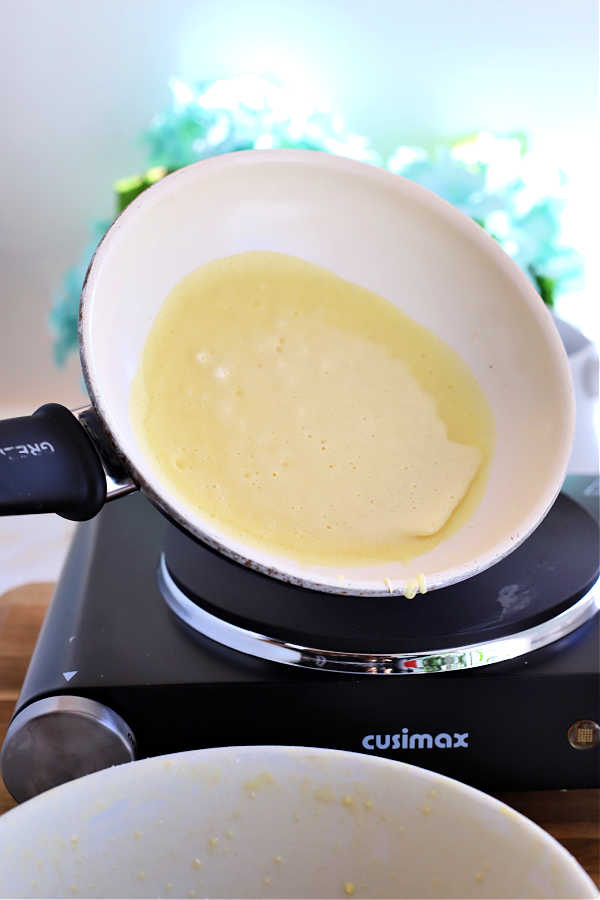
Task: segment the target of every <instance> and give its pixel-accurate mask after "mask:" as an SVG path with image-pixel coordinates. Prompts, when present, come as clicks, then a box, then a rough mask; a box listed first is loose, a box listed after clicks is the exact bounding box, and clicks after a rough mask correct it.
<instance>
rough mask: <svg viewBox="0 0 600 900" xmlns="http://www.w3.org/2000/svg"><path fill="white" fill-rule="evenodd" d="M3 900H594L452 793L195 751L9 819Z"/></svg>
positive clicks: (440, 780)
mask: <svg viewBox="0 0 600 900" xmlns="http://www.w3.org/2000/svg"><path fill="white" fill-rule="evenodd" d="M0 895H1V896H3V897H6V896H10V897H169V896H172V897H265V898H266V897H279V898H283V897H305V898H311V897H321V898H329V897H342V898H347V897H349V896H354V897H356V898H358V897H371V898H375V897H461V898H468V897H478V898H483V897H504V898H509V897H521V898H523V897H570V898H577V897H597V896H598V894H597V892H596V890H595V888H594V885H593V883H592V882H591V880H590V879H589V878H588V876H587V875H586V874H585V872H584V871H583V870H582V869H581V868H580V866H579V865H578V863H577V862H576V861H575V860H574V859H573V857H572V856H570V854H569V853H567V851H566V850H565V849H564V848H563V847H561V846H560V844H558V843H557V842H556V841H555V840H554V839H553V838H551V837H550V836H549V835H548V834H546V833H545V832H544V831H542V830H541V829H540V828H538V827H537V826H536V825H534V824H533V823H531V822H530V821H529V820H528V819H526V818H524V817H523V816H521V815H519V814H518V813H516V812H514V811H513V810H511V809H509V808H508V807H507V806H504V805H503V804H502V803H499V802H498V801H497V800H494V799H493V798H491V797H488V796H487V795H485V794H482V793H481V792H479V791H476V790H474V789H472V788H469V787H466V786H464V785H462V784H460V783H459V782H456V781H453V780H451V779H449V778H445V777H443V776H440V775H437V774H435V773H433V772H429V771H427V770H425V769H419V768H416V767H415V766H409V765H405V764H403V763H398V762H392V761H390V760H386V759H380V758H377V757H367V756H362V755H360V754H354V753H345V752H341V751H335V750H322V749H321V750H312V749H301V748H290V747H241V748H240V747H238V748H221V749H215V750H197V751H190V752H187V753H178V754H174V755H171V756H163V757H157V758H154V759H147V760H142V761H140V762H134V763H129V764H127V765H123V766H118V767H115V768H112V769H106V770H104V771H102V772H97V773H95V774H93V775H88V776H86V777H85V778H81V779H79V780H77V781H72V782H69V783H67V784H64V785H61V786H60V787H57V788H54V789H53V790H51V791H48V792H47V793H45V794H41V795H40V796H38V797H36V798H34V799H33V800H30V801H28V802H27V803H25V804H23V805H22V806H20V807H18V808H16V809H15V810H13V811H11V812H9V813H8V814H7V815H5V816H3V817H2V818H1V819H0Z"/></svg>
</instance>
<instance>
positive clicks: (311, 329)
mask: <svg viewBox="0 0 600 900" xmlns="http://www.w3.org/2000/svg"><path fill="white" fill-rule="evenodd" d="M131 416H132V421H133V424H134V428H135V430H136V433H137V435H138V438H139V440H140V441H141V443H142V444H143V446H144V447H145V450H146V453H147V454H148V455H149V457H150V459H151V461H152V464H153V467H154V469H155V471H156V472H157V474H158V475H159V476H160V478H161V480H162V481H163V482H164V483H166V484H167V485H168V486H169V487H170V488H171V490H173V491H174V492H175V493H176V494H177V495H178V496H179V497H180V498H181V500H183V501H184V503H185V504H187V505H188V506H190V507H192V508H195V509H197V510H198V511H201V513H202V514H203V515H205V516H208V517H210V519H212V521H213V524H214V525H215V526H217V527H218V528H219V529H220V530H221V531H222V532H224V533H226V534H228V535H231V536H235V537H237V538H238V539H240V540H242V541H244V542H246V543H248V544H251V545H254V546H260V547H262V548H263V549H270V550H274V551H279V552H283V553H284V554H286V555H287V556H289V557H292V558H295V559H297V560H300V561H302V562H307V563H322V564H325V565H332V564H333V565H339V564H340V563H344V564H353V565H359V564H370V563H385V562H390V561H397V560H404V561H408V560H409V559H411V558H413V557H414V556H417V555H419V554H421V553H423V552H425V551H426V550H429V549H431V548H432V547H433V546H435V545H436V544H437V543H439V542H440V541H441V540H442V539H443V538H444V537H447V536H448V535H449V534H450V533H451V532H452V531H453V530H456V528H457V527H458V526H459V525H460V524H462V523H463V522H464V521H465V519H466V518H467V517H468V515H470V514H471V513H472V511H473V509H474V507H475V505H476V504H477V502H478V500H479V498H480V496H481V494H482V492H483V488H484V485H485V478H486V474H487V467H488V462H489V459H490V456H491V452H492V446H493V433H494V426H493V417H492V413H491V410H490V407H489V404H488V402H487V400H486V398H485V395H484V393H483V391H482V390H481V388H480V386H479V384H478V382H477V380H476V378H475V377H474V375H473V374H472V373H471V371H470V370H469V369H468V367H467V366H466V365H465V363H464V362H463V361H462V359H461V358H460V357H459V356H458V354H457V353H455V352H454V351H453V350H452V349H451V348H450V347H449V346H447V345H446V344H445V343H444V342H443V341H442V340H440V339H439V338H438V337H436V336H435V335H434V334H432V333H431V332H430V331H428V330H427V329H425V328H423V327H422V326H421V325H419V324H417V323H416V322H415V321H413V320H412V319H410V318H408V317H407V316H406V315H404V314H403V313H402V312H401V311H400V310H399V309H398V308H397V307H396V306H394V305H393V304H392V303H390V302H389V301H387V300H385V299H383V298H382V297H380V296H378V295H376V294H374V293H372V292H370V291H368V290H366V289H364V288H362V287H359V286H357V285H354V284H351V283H349V282H348V281H345V280H343V279H342V278H339V277H338V276H337V275H334V274H333V273H331V272H329V271H327V270H325V269H323V268H321V267H319V266H316V265H313V264H311V263H308V262H305V261H303V260H301V259H298V258H296V257H291V256H286V255H284V254H280V253H271V252H248V253H242V254H239V255H236V256H231V257H227V258H224V259H219V260H215V261H213V262H210V263H208V264H207V265H204V266H201V267H200V268H199V269H197V270H195V271H194V272H191V273H190V274H189V275H187V276H186V277H185V278H184V279H183V280H182V281H181V282H179V283H178V284H177V285H176V286H175V287H174V289H173V290H172V291H171V293H170V294H169V296H168V297H167V299H166V300H165V302H164V304H163V306H162V307H161V309H160V311H159V313H158V315H157V316H156V318H155V320H154V323H153V325H152V328H151V330H150V333H149V335H148V337H147V339H146V343H145V346H144V349H143V353H142V356H141V361H140V365H139V369H138V372H137V374H136V377H135V379H134V383H133V387H132V395H131Z"/></svg>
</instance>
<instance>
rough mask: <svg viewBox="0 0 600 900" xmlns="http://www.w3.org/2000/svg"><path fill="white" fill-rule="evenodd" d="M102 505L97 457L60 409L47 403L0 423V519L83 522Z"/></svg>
mask: <svg viewBox="0 0 600 900" xmlns="http://www.w3.org/2000/svg"><path fill="white" fill-rule="evenodd" d="M105 500H106V475H105V472H104V468H103V465H102V461H101V459H100V456H99V454H98V452H97V450H96V448H95V447H94V444H93V443H92V441H91V440H90V438H89V437H88V435H87V433H86V431H85V430H84V428H83V427H82V426H81V425H80V423H79V422H78V420H77V419H76V418H75V416H74V415H73V413H72V412H70V410H68V409H67V408H66V407H65V406H60V404H58V403H47V404H45V406H41V407H40V408H39V409H38V410H36V412H34V414H33V415H32V416H22V417H19V418H17V419H5V420H4V421H0V515H3V516H18V515H24V514H25V513H58V515H59V516H63V517H64V518H65V519H73V520H74V521H76V522H82V521H84V520H85V519H91V518H92V517H93V516H95V515H96V513H97V512H99V511H100V510H101V509H102V507H103V505H104V502H105Z"/></svg>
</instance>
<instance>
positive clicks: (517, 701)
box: [2, 478, 600, 800]
mask: <svg viewBox="0 0 600 900" xmlns="http://www.w3.org/2000/svg"><path fill="white" fill-rule="evenodd" d="M575 482H577V483H576V484H575V487H574V488H573V485H574V482H573V481H572V480H571V485H570V492H571V493H574V494H575V496H576V499H577V502H576V500H574V499H572V498H570V497H569V496H567V495H566V493H563V494H561V495H560V496H559V497H558V499H557V501H556V503H555V504H554V507H553V508H552V510H551V511H550V513H549V514H548V516H547V517H546V518H545V520H544V521H543V522H542V523H541V525H540V526H539V527H538V529H537V530H536V531H535V532H534V533H533V534H532V535H531V536H530V537H529V538H528V539H527V541H525V542H524V543H523V544H522V545H521V546H520V547H519V548H517V549H516V550H515V551H514V552H513V553H512V554H511V555H510V556H509V557H507V558H506V559H504V560H503V561H501V562H500V563H498V564H497V565H496V566H494V567H493V568H491V569H488V570H487V571H486V572H483V573H481V574H480V575H478V576H476V577H474V578H471V579H469V580H468V581H465V582H462V583H460V584H457V585H453V586H451V587H447V588H444V589H442V590H438V591H435V592H432V593H431V594H425V595H417V596H416V597H415V598H414V599H413V600H408V599H405V598H401V597H396V596H390V597H380V598H365V597H348V596H341V595H335V594H325V593H317V592H313V591H309V590H306V589H302V588H299V587H296V586H290V585H288V584H285V583H283V582H281V581H276V580H274V579H270V578H268V577H266V576H264V575H261V574H259V573H256V572H253V571H251V570H249V569H247V568H245V567H243V566H240V565H238V564H237V563H234V562H232V561H230V560H226V559H224V558H223V557H221V556H219V555H218V554H216V553H214V552H212V551H211V550H208V549H207V548H205V547H203V546H201V545H199V544H198V543H196V542H195V541H193V540H192V539H191V538H190V537H189V536H188V535H186V534H184V533H183V532H180V531H179V530H178V529H177V528H176V527H175V526H174V525H172V524H170V523H169V522H167V520H166V519H165V518H164V517H163V516H161V515H160V514H159V513H158V512H157V511H156V510H155V509H154V508H153V507H152V506H151V505H150V504H149V503H148V502H147V501H146V500H145V499H144V498H143V497H142V496H140V495H131V496H130V497H127V498H124V499H121V500H120V501H119V502H118V503H114V504H111V505H110V506H108V507H106V508H105V509H104V510H103V511H102V512H101V513H100V515H99V516H98V517H97V518H96V519H95V520H93V521H91V522H88V523H84V524H82V525H80V526H78V528H77V532H76V537H75V539H74V542H73V545H72V548H71V550H70V553H69V557H68V559H67V562H66V565H65V568H64V571H63V573H62V576H61V579H60V582H59V584H58V586H57V589H56V592H55V595H54V598H53V600H52V603H51V605H50V608H49V610H48V614H47V616H46V619H45V622H44V625H43V627H42V631H41V633H40V636H39V639H38V643H37V646H36V649H35V652H34V654H33V657H32V660H31V664H30V666H29V670H28V672H27V676H26V679H25V682H24V685H23V689H22V692H21V695H20V697H19V700H18V703H17V707H16V710H15V715H14V717H13V720H12V723H11V726H10V728H9V731H8V734H7V737H6V740H5V743H4V747H3V752H2V774H3V777H4V780H5V782H6V785H7V787H8V789H9V790H10V791H11V793H12V794H13V796H14V797H15V798H16V799H17V800H23V799H26V798H27V797H30V796H33V795H35V794H37V793H39V792H40V791H42V790H45V789H47V788H49V787H52V786H53V785H55V784H60V783H61V782H63V781H67V780H69V779H71V778H74V777H77V776H79V775H82V774H86V773H87V772H90V771H95V770H97V769H100V768H103V767H105V766H108V765H113V764H115V763H119V762H125V761H127V760H130V759H133V758H135V757H144V756H153V755H158V754H161V753H170V752H174V751H177V750H187V749H191V748H195V747H208V746H223V745H239V744H294V745H303V746H324V747H334V748H340V749H347V750H355V751H359V752H366V753H376V754H379V755H383V756H389V757H391V758H394V759H403V760H405V761H407V762H411V763H415V764H416V765H422V766H425V767H426V768H429V769H434V770H437V771H439V772H442V773H444V774H447V775H450V776H451V777H454V778H458V779H460V780H461V781H463V782H466V783H469V784H472V785H474V786H477V787H480V788H483V789H487V790H518V789H524V788H528V789H535V788H574V787H591V786H595V785H598V784H600V780H599V772H600V765H599V763H600V727H599V726H598V725H597V722H598V721H599V720H600V677H599V671H598V669H599V650H600V622H599V613H598V606H599V604H598V600H597V594H595V588H594V585H595V583H596V580H597V578H598V570H599V560H598V546H599V528H598V522H597V518H598V516H597V512H596V503H597V492H598V479H597V478H582V479H579V481H577V479H575ZM584 506H587V507H588V510H589V511H592V513H593V515H590V512H589V511H586V509H584ZM369 676H370V677H369ZM401 676H411V677H401Z"/></svg>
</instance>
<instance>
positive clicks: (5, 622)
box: [0, 584, 600, 887]
mask: <svg viewBox="0 0 600 900" xmlns="http://www.w3.org/2000/svg"><path fill="white" fill-rule="evenodd" d="M52 590H53V585H52V584H30V585H26V586H25V587H21V588H18V589H16V590H13V591H9V592H8V593H6V594H4V595H3V596H2V597H0V744H1V743H2V740H3V739H4V734H5V732H6V729H7V727H8V723H9V720H10V717H11V715H12V712H13V709H14V705H15V702H16V700H17V696H18V693H19V690H20V688H21V683H22V681H23V678H24V677H25V671H26V669H27V664H28V662H29V659H30V656H31V653H32V651H33V648H34V646H35V641H36V638H37V635H38V632H39V629H40V626H41V624H42V620H43V617H44V613H45V611H46V607H47V605H48V603H49V601H50V598H51V596H52ZM497 796H498V797H499V799H501V800H503V801H504V802H505V803H508V805H509V806H512V807H513V808H514V809H516V810H518V811H519V812H522V813H523V814H524V815H526V816H528V818H530V819H532V821H534V822H537V824H538V825H540V826H541V827H542V828H544V829H545V830H546V831H548V832H550V834H552V835H553V836H554V837H555V838H556V839H557V840H558V841H560V842H561V844H563V845H564V846H565V847H566V848H567V850H569V852H570V853H572V854H573V856H575V857H576V858H577V859H578V860H579V862H580V863H581V865H582V866H583V868H584V869H585V870H586V871H587V872H588V873H589V874H590V875H591V877H592V878H593V879H594V881H595V882H596V884H597V885H598V887H600V790H581V791H527V792H522V793H521V792H520V793H504V794H498V795H497ZM14 805H15V802H14V800H13V799H12V797H11V796H10V794H9V793H8V791H7V790H6V788H5V787H4V785H3V784H2V782H1V780H0V814H1V813H3V812H6V811H7V810H8V809H10V808H11V807H12V806H14Z"/></svg>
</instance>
